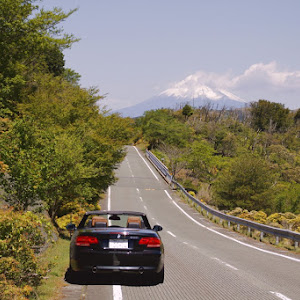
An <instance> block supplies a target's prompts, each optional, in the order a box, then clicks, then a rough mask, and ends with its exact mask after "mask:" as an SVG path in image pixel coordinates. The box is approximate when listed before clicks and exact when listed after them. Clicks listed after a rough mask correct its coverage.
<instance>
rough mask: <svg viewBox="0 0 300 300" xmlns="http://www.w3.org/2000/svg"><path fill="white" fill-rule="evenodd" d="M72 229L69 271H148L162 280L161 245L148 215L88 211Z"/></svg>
mask: <svg viewBox="0 0 300 300" xmlns="http://www.w3.org/2000/svg"><path fill="white" fill-rule="evenodd" d="M67 229H68V230H69V231H70V232H72V233H73V236H72V239H71V245H70V271H72V272H73V273H77V274H79V273H82V272H89V273H115V272H129V273H139V274H145V275H148V278H149V277H150V278H151V280H152V281H153V282H155V283H162V282H163V281H164V247H163V243H162V241H161V238H160V236H159V234H158V231H161V230H162V227H161V226H159V225H155V226H154V227H153V228H151V226H150V224H149V221H148V219H147V216H146V215H145V214H144V213H140V212H130V211H89V212H86V213H85V215H84V216H83V218H82V220H81V222H80V224H79V225H78V227H77V228H76V227H75V225H74V224H69V225H68V226H67Z"/></svg>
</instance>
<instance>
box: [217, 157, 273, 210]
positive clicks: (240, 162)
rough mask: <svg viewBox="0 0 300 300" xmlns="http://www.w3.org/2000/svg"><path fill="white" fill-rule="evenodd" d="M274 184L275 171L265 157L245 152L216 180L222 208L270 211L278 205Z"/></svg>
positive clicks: (218, 204) (219, 204) (218, 198)
mask: <svg viewBox="0 0 300 300" xmlns="http://www.w3.org/2000/svg"><path fill="white" fill-rule="evenodd" d="M274 183H275V174H274V172H273V171H272V169H271V168H270V166H269V164H268V163H267V162H266V161H265V160H264V159H262V158H260V157H257V156H255V155H253V154H245V155H242V156H240V157H238V158H237V159H235V160H233V161H232V163H231V165H230V166H229V167H228V168H226V169H224V170H223V171H222V172H220V176H219V177H218V178H217V180H216V182H215V183H214V191H215V200H216V204H217V206H218V207H219V208H220V209H234V208H235V207H241V208H243V209H248V210H265V211H267V212H270V211H271V209H272V208H273V207H274V203H273V201H272V199H273V195H274V189H273V188H272V186H273V185H274Z"/></svg>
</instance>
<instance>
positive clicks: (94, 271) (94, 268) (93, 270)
mask: <svg viewBox="0 0 300 300" xmlns="http://www.w3.org/2000/svg"><path fill="white" fill-rule="evenodd" d="M92 272H93V273H94V274H96V273H97V267H96V266H94V267H92Z"/></svg>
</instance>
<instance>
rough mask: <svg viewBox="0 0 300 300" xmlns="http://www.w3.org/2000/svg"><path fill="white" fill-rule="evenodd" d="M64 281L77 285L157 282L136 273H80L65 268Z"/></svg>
mask: <svg viewBox="0 0 300 300" xmlns="http://www.w3.org/2000/svg"><path fill="white" fill-rule="evenodd" d="M65 281H66V282H68V283H70V284H79V285H126V286H154V285H157V284H158V283H157V282H153V280H151V278H150V277H149V276H146V275H144V274H143V275H136V274H122V273H116V274H91V273H80V274H77V272H76V273H75V274H74V272H72V271H70V270H69V269H68V270H67V272H66V274H65Z"/></svg>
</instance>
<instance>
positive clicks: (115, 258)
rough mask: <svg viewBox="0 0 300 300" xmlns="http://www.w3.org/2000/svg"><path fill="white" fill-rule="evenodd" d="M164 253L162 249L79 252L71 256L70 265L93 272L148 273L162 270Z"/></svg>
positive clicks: (75, 269)
mask: <svg viewBox="0 0 300 300" xmlns="http://www.w3.org/2000/svg"><path fill="white" fill-rule="evenodd" d="M163 257H164V256H163V253H161V252H160V251H157V250H156V251H153V252H152V253H151V252H150V251H149V252H148V253H147V252H146V253H143V254H137V253H130V254H129V253H124V252H119V251H116V252H106V253H103V252H102V253H99V252H98V253H91V252H90V253H84V252H81V253H77V255H76V257H73V258H71V260H70V265H71V268H72V270H74V271H85V272H93V273H105V272H111V273H115V272H124V273H125V272H126V273H127V272H128V273H140V274H142V273H148V272H152V273H153V272H156V273H158V272H160V271H161V269H162V268H163V265H164V259H163Z"/></svg>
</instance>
